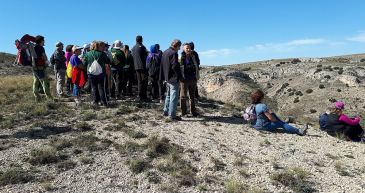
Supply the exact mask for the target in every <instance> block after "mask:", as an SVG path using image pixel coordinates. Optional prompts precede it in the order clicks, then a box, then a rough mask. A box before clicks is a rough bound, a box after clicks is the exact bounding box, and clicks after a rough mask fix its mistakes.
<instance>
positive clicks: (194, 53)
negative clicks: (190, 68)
mask: <svg viewBox="0 0 365 193" xmlns="http://www.w3.org/2000/svg"><path fill="white" fill-rule="evenodd" d="M191 52H192V54H193V55H194V57H195V60H196V64H198V66H200V58H199V54H198V52H196V51H194V50H192V51H191Z"/></svg>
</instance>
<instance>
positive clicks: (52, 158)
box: [27, 148, 68, 165]
mask: <svg viewBox="0 0 365 193" xmlns="http://www.w3.org/2000/svg"><path fill="white" fill-rule="evenodd" d="M67 157H68V156H67V155H64V154H60V153H59V152H57V151H56V149H54V148H43V149H34V150H32V151H31V153H30V157H29V158H27V161H28V162H29V163H30V164H32V165H45V164H52V163H57V162H60V161H62V160H65V159H67Z"/></svg>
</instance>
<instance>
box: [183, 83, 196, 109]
mask: <svg viewBox="0 0 365 193" xmlns="http://www.w3.org/2000/svg"><path fill="white" fill-rule="evenodd" d="M180 84H181V90H180V106H181V113H182V114H183V115H185V114H188V109H187V104H186V103H187V101H188V100H189V102H190V112H191V114H195V113H196V108H195V91H196V80H185V81H184V82H181V83H180ZM188 94H189V97H188Z"/></svg>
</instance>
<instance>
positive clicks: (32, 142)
mask: <svg viewBox="0 0 365 193" xmlns="http://www.w3.org/2000/svg"><path fill="white" fill-rule="evenodd" d="M341 60H342V59H341ZM288 62H290V63H288ZM294 63H295V62H294ZM13 69H18V73H20V74H17V75H16V76H13V75H8V76H1V77H0V88H1V89H0V107H1V109H2V111H1V112H0V187H1V192H60V193H61V192H62V193H63V192H103V193H105V192H111V193H112V192H113V193H114V192H123V193H129V192H130V193H132V192H133V193H134V192H143V193H144V192H145V193H150V192H166V193H175V192H182V193H185V192H189V193H190V192H217V193H221V192H226V193H242V192H245V193H246V192H248V193H271V192H274V193H276V192H293V193H312V192H351V193H352V192H354V193H358V192H365V167H364V166H365V159H363V157H364V154H365V150H364V147H365V146H364V144H360V143H352V142H346V141H343V140H341V139H338V138H334V137H330V136H328V135H327V134H326V133H323V132H322V131H320V130H319V129H317V127H315V126H313V127H310V129H309V131H308V135H307V136H303V137H301V136H297V135H292V134H287V133H283V132H280V131H278V132H275V133H269V132H259V131H256V130H254V129H252V128H250V127H249V125H245V124H243V120H242V118H240V117H239V116H240V111H241V110H242V106H245V105H246V104H247V103H248V98H249V94H250V93H251V92H252V90H254V89H256V88H262V89H264V90H265V91H266V92H267V93H268V96H269V97H270V98H268V99H267V100H268V102H269V103H270V105H271V106H272V107H273V108H274V109H276V110H277V111H279V112H280V114H283V115H297V116H298V119H297V120H298V121H297V122H298V123H297V126H298V127H302V126H303V125H302V124H301V123H304V122H311V120H312V119H314V118H315V117H316V116H317V115H318V113H319V112H320V111H321V110H322V108H324V106H325V105H326V103H329V99H339V97H341V99H344V100H345V101H346V102H347V103H348V104H349V105H348V107H349V108H351V107H352V109H350V110H353V111H355V110H356V111H360V109H361V108H362V105H360V103H363V101H362V99H361V98H360V94H361V93H362V92H363V91H362V90H361V89H362V81H363V77H362V63H353V64H352V63H350V62H348V63H346V65H345V64H344V63H335V62H328V61H318V62H302V61H301V62H298V61H297V62H296V64H292V63H291V60H283V61H267V62H258V63H252V64H244V65H233V66H225V67H210V68H204V69H203V71H202V80H201V81H200V85H199V86H200V90H201V93H202V94H204V95H205V96H206V97H207V98H212V99H214V100H210V99H206V98H202V99H201V100H200V101H199V102H198V110H199V112H200V113H201V115H202V116H200V117H197V118H194V117H189V116H188V117H183V120H182V121H180V122H170V121H168V120H167V119H165V117H164V116H162V105H161V104H158V103H139V102H137V101H136V100H135V99H134V98H125V99H124V100H118V101H113V103H112V105H111V107H110V108H101V107H95V106H92V105H90V104H89V103H86V102H85V103H84V104H83V105H82V106H79V107H76V106H75V105H74V103H73V102H72V99H70V98H66V99H57V100H56V101H43V102H42V103H35V102H34V100H33V97H32V88H31V86H32V76H31V75H30V74H29V73H28V74H27V73H25V72H24V71H22V70H23V69H24V68H13V67H11V69H9V67H8V69H7V68H2V69H1V72H2V71H11V72H16V71H14V70H13ZM341 71H342V72H341ZM327 75H328V76H330V77H328V76H327ZM342 77H346V78H342ZM353 77H356V78H357V79H358V80H353V82H351V80H352V79H353ZM286 83H287V84H286ZM352 83H353V84H352ZM321 84H322V85H323V86H324V88H322V89H320V88H319V85H321ZM346 84H348V86H346ZM51 85H52V86H51V87H52V91H53V92H55V91H54V85H55V82H54V81H53V80H52V81H51ZM335 86H336V87H335ZM289 89H291V90H289ZM294 89H295V90H294ZM309 89H312V91H311V92H310V91H309ZM337 89H341V92H339V91H338V90H337ZM299 91H300V92H301V93H302V94H299ZM353 92H357V94H359V95H358V96H353V95H349V93H353ZM296 97H298V99H297V100H298V101H297V102H295V103H294V100H295V99H296ZM357 98H358V99H357ZM84 99H85V100H87V95H84ZM322 99H323V101H324V102H323V103H324V104H322V103H321V102H320V101H319V100H322ZM219 101H223V102H219ZM355 102H356V103H355ZM232 104H235V105H232ZM355 104H358V106H357V107H355V106H354V105H355ZM322 105H323V106H322ZM308 106H310V107H308ZM311 109H313V110H317V112H314V111H312V112H311V111H310V110H311ZM301 112H303V114H300V113H301ZM295 113H297V114H295Z"/></svg>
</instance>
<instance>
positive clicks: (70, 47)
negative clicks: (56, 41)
mask: <svg viewBox="0 0 365 193" xmlns="http://www.w3.org/2000/svg"><path fill="white" fill-rule="evenodd" d="M73 46H74V45H67V46H66V52H72V47H73Z"/></svg>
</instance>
